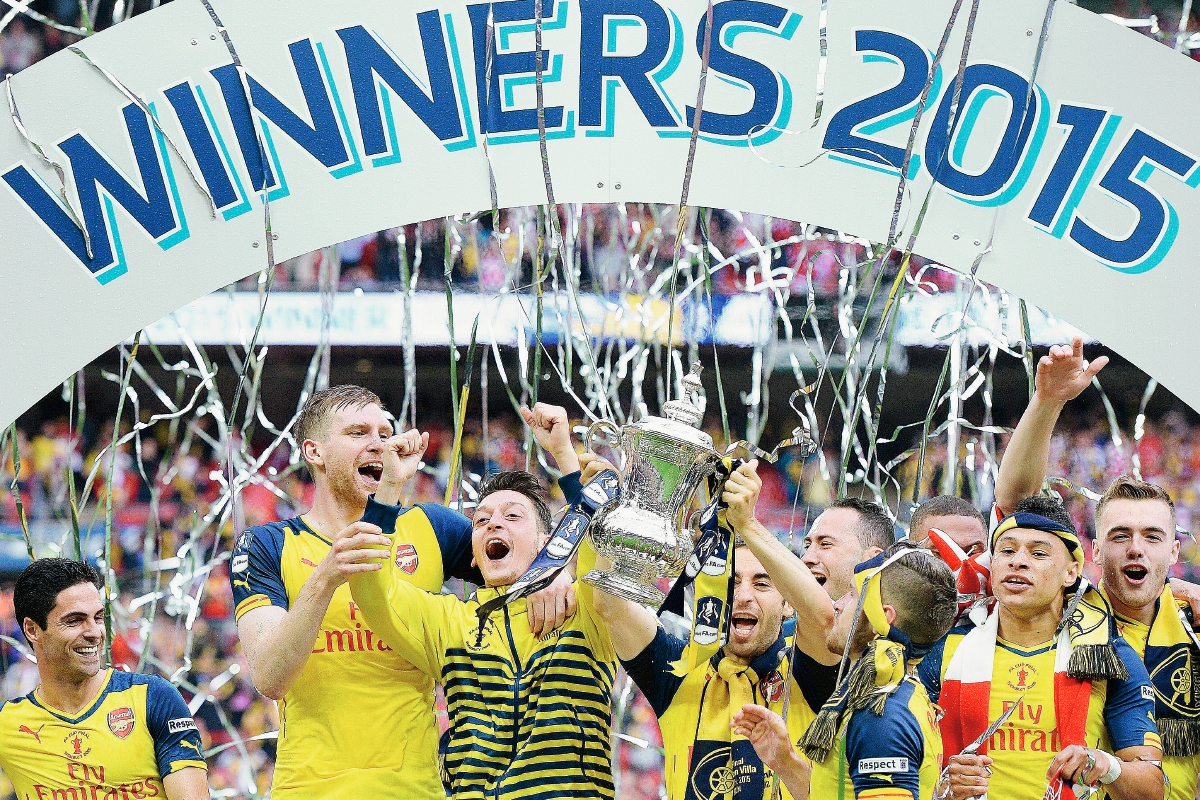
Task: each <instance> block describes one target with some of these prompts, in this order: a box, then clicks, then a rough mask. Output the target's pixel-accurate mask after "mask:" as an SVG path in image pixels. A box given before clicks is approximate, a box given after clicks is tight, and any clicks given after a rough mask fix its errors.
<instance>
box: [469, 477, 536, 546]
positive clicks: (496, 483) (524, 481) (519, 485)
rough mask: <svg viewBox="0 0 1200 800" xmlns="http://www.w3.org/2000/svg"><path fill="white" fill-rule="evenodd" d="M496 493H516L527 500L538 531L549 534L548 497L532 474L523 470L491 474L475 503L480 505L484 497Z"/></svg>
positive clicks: (482, 485) (484, 482)
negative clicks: (536, 519)
mask: <svg viewBox="0 0 1200 800" xmlns="http://www.w3.org/2000/svg"><path fill="white" fill-rule="evenodd" d="M496 492H516V493H517V494H521V495H524V496H525V497H527V498H529V502H531V503H533V510H534V511H535V512H537V517H538V530H539V531H540V532H541V533H544V534H549V533H550V504H549V496H548V495H547V494H546V489H545V487H544V486H542V484H541V482H540V481H539V480H538V479H537V477H536V476H534V475H533V473H531V472H526V471H525V470H523V469H514V470H509V471H508V472H494V473H492V474H491V475H489V476H487V477H486V478H484V479H483V483H482V484H481V485H480V486H479V498H478V500H477V501H476V502H478V503H482V502H483V499H484V498H485V497H487V496H488V495H490V494H495V493H496Z"/></svg>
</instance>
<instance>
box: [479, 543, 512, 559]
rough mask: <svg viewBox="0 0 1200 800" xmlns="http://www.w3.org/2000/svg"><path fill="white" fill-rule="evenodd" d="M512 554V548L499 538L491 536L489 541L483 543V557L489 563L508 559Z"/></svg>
mask: <svg viewBox="0 0 1200 800" xmlns="http://www.w3.org/2000/svg"><path fill="white" fill-rule="evenodd" d="M511 552H512V547H511V546H510V545H509V543H508V542H506V541H504V539H502V538H500V537H499V536H489V537H488V539H487V541H486V542H484V543H483V555H484V557H486V558H487V560H488V561H491V562H493V563H495V562H499V561H503V560H504V559H506V558H508V554H509V553H511Z"/></svg>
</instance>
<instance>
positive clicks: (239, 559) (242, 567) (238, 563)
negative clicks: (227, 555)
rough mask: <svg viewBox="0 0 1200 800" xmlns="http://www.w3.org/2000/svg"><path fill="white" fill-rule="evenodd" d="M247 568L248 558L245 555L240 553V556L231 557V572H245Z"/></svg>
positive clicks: (248, 564)
mask: <svg viewBox="0 0 1200 800" xmlns="http://www.w3.org/2000/svg"><path fill="white" fill-rule="evenodd" d="M249 566H250V556H248V555H246V554H245V553H242V554H240V555H236V556H234V557H233V571H234V572H245V571H246V568H247V567H249Z"/></svg>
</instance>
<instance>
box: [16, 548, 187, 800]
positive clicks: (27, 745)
mask: <svg viewBox="0 0 1200 800" xmlns="http://www.w3.org/2000/svg"><path fill="white" fill-rule="evenodd" d="M103 586H104V582H103V581H102V580H101V578H100V575H99V573H97V572H96V570H95V568H93V567H92V566H91V565H89V564H85V563H82V562H79V561H71V560H69V559H65V558H43V559H41V560H39V561H35V562H33V563H32V564H30V565H29V566H28V567H26V568H25V570H24V571H23V572H22V573H21V575H20V577H18V578H17V584H16V587H15V588H14V590H13V606H14V609H15V611H16V619H17V624H18V626H20V628H21V632H22V633H23V634H24V635H25V638H26V640H28V642H29V644H30V646H31V647H32V648H33V653H34V655H35V656H36V657H37V670H38V681H39V682H38V686H37V688H36V689H34V690H33V691H32V692H30V693H29V694H28V695H26V696H25V697H22V698H20V699H17V700H12V701H10V702H7V703H4V702H0V771H3V772H4V774H5V775H7V776H8V779H9V780H10V781H12V784H13V789H14V790H15V791H16V793H17V796H19V797H23V798H30V799H31V800H32V799H33V798H39V799H40V798H67V797H71V798H76V797H78V798H81V800H82V798H97V797H99V798H105V797H111V798H133V797H139V798H150V797H165V798H167V800H207V798H208V780H207V778H208V771H207V768H206V766H205V764H204V755H203V753H202V752H201V750H200V734H199V732H198V731H197V730H196V722H195V720H193V719H192V715H191V713H190V712H189V711H188V707H187V703H185V702H184V701H183V698H182V697H180V695H179V691H178V690H177V689H176V688H175V687H174V686H172V685H171V684H169V683H167V681H165V680H163V679H162V678H160V677H159V676H157V675H136V674H131V673H128V672H119V671H117V670H114V669H112V668H111V667H104V666H103V658H104V637H105V630H104V600H103V598H102V597H101V595H100V590H101V589H102V588H103Z"/></svg>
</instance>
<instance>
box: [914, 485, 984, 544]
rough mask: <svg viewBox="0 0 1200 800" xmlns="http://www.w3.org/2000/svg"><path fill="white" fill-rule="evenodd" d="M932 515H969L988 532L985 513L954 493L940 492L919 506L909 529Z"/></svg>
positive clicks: (917, 525) (919, 524)
mask: <svg viewBox="0 0 1200 800" xmlns="http://www.w3.org/2000/svg"><path fill="white" fill-rule="evenodd" d="M930 517H968V518H969V519H973V520H975V521H976V522H978V523H979V526H980V527H981V528H983V532H984V533H985V534H986V533H987V523H986V522H985V521H984V519H983V514H981V513H979V509H978V508H976V507H975V506H973V505H971V504H970V503H969V502H967V501H966V500H963V499H962V498H961V497H955V496H954V495H952V494H939V495H938V496H937V497H931V498H929V499H928V500H926V501H925V502H924V503H921V505H919V506H917V510H916V511H914V512H913V515H912V521H911V522H909V524H908V529H909V530H910V531H915V530H916V529H917V528H919V527H920V526H921V524H922V523H923V522H925V520H927V519H929V518H930Z"/></svg>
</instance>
